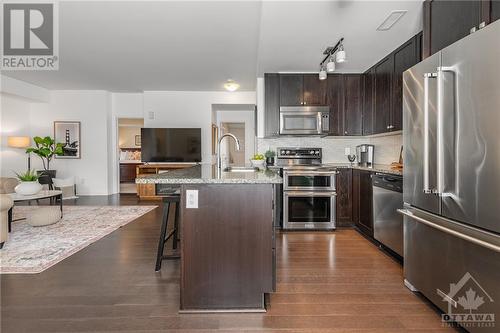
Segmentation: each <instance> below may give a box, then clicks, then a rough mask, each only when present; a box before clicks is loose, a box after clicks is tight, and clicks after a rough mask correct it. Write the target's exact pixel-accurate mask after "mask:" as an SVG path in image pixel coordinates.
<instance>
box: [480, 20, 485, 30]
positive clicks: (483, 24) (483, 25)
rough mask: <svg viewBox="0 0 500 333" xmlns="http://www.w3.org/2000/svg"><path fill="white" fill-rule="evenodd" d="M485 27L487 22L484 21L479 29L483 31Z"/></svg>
mask: <svg viewBox="0 0 500 333" xmlns="http://www.w3.org/2000/svg"><path fill="white" fill-rule="evenodd" d="M485 26H486V22H484V21H483V22H481V23H479V29H482V28H484V27H485Z"/></svg>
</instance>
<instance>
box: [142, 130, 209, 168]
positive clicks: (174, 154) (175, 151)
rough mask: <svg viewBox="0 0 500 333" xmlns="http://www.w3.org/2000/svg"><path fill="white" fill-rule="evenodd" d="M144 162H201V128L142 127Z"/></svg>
mask: <svg viewBox="0 0 500 333" xmlns="http://www.w3.org/2000/svg"><path fill="white" fill-rule="evenodd" d="M141 160H142V161H143V162H177V163H185V162H191V163H194V162H201V128H141Z"/></svg>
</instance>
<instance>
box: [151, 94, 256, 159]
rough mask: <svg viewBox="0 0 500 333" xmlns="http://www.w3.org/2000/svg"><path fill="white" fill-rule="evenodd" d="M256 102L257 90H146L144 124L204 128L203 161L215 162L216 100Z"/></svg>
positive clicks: (223, 101)
mask: <svg viewBox="0 0 500 333" xmlns="http://www.w3.org/2000/svg"><path fill="white" fill-rule="evenodd" d="M255 102H256V98H255V92H232V93H231V92H209V91H203V92H201V91H200V92H198V91H146V92H144V127H173V128H181V127H197V128H198V127H199V128H201V135H202V161H203V162H204V163H211V161H212V148H211V140H212V133H211V124H212V104H255ZM151 113H153V114H151ZM151 115H152V116H153V119H151Z"/></svg>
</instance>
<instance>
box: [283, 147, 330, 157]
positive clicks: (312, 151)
mask: <svg viewBox="0 0 500 333" xmlns="http://www.w3.org/2000/svg"><path fill="white" fill-rule="evenodd" d="M321 153H322V152H321V148H278V158H280V157H281V158H321Z"/></svg>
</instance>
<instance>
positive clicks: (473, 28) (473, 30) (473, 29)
mask: <svg viewBox="0 0 500 333" xmlns="http://www.w3.org/2000/svg"><path fill="white" fill-rule="evenodd" d="M476 31H477V28H476V27H472V28H470V30H469V33H471V34H473V33H475V32H476Z"/></svg>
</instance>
